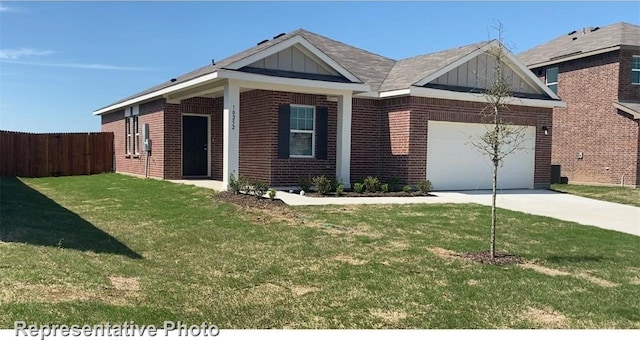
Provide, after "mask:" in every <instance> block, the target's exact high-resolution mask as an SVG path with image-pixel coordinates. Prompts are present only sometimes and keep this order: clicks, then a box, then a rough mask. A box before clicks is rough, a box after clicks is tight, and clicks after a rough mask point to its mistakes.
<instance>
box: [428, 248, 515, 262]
mask: <svg viewBox="0 0 640 340" xmlns="http://www.w3.org/2000/svg"><path fill="white" fill-rule="evenodd" d="M429 250H430V251H431V252H432V253H434V254H435V255H437V256H439V257H442V258H445V259H450V260H467V261H473V262H478V263H482V264H493V265H506V264H514V263H521V262H522V259H520V258H519V257H517V256H515V255H511V254H507V253H504V252H496V256H495V258H494V259H491V253H490V252H489V251H488V250H484V251H479V252H469V253H456V252H454V251H451V250H448V249H443V248H438V247H436V248H431V249H429Z"/></svg>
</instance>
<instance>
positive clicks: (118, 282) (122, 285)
mask: <svg viewBox="0 0 640 340" xmlns="http://www.w3.org/2000/svg"><path fill="white" fill-rule="evenodd" d="M109 281H110V282H111V286H113V288H114V289H116V290H126V291H131V292H137V291H139V290H140V282H138V279H137V278H133V277H123V276H110V277H109Z"/></svg>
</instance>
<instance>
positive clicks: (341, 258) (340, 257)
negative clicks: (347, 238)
mask: <svg viewBox="0 0 640 340" xmlns="http://www.w3.org/2000/svg"><path fill="white" fill-rule="evenodd" d="M333 259H334V260H336V261H340V262H345V263H348V264H350V265H354V266H359V265H363V264H365V263H367V261H365V260H358V259H354V258H353V257H351V256H348V255H338V256H336V257H334V258H333Z"/></svg>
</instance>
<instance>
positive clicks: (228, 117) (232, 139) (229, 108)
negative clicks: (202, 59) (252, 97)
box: [222, 80, 240, 190]
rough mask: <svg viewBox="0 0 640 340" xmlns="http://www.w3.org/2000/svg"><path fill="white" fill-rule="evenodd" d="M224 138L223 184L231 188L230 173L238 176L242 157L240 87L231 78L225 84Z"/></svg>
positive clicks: (227, 188) (224, 186)
mask: <svg viewBox="0 0 640 340" xmlns="http://www.w3.org/2000/svg"><path fill="white" fill-rule="evenodd" d="M222 138H223V140H222V145H223V147H222V148H223V151H222V186H223V189H224V190H229V175H231V174H233V175H234V176H235V178H236V179H237V178H238V175H239V172H238V164H239V159H240V87H239V86H238V84H236V83H234V82H233V81H231V80H229V81H228V83H227V84H226V85H225V86H224V106H223V111H222Z"/></svg>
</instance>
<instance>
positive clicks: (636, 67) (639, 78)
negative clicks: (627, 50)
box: [631, 55, 640, 85]
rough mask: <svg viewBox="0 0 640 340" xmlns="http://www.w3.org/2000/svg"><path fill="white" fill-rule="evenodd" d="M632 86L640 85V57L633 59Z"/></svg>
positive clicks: (635, 56)
mask: <svg viewBox="0 0 640 340" xmlns="http://www.w3.org/2000/svg"><path fill="white" fill-rule="evenodd" d="M631 84H633V85H640V55H634V56H633V58H631Z"/></svg>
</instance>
